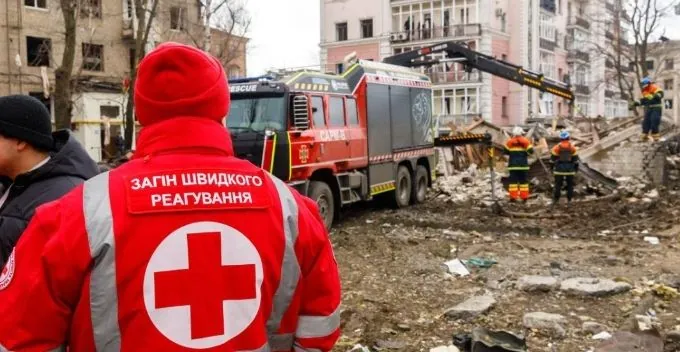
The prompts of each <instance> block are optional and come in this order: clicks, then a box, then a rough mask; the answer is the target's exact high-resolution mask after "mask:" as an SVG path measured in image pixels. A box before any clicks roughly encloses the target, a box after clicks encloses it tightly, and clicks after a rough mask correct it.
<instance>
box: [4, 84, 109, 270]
mask: <svg viewBox="0 0 680 352" xmlns="http://www.w3.org/2000/svg"><path fill="white" fill-rule="evenodd" d="M98 173H99V169H98V167H97V164H96V163H95V162H94V160H92V158H90V156H89V155H88V154H87V152H86V151H85V149H84V148H83V147H82V146H81V145H80V143H78V141H76V140H75V138H74V136H73V135H72V134H71V132H70V131H68V130H61V131H56V132H54V133H53V132H52V122H51V118H50V112H49V111H48V110H47V108H46V107H45V105H43V103H42V102H40V100H38V99H35V98H33V97H30V96H27V95H11V96H5V97H0V177H1V178H2V180H1V182H2V184H3V186H4V187H2V192H3V193H2V195H1V198H0V267H4V265H5V263H7V262H8V261H9V260H11V259H10V254H11V253H12V251H13V249H14V246H15V245H16V243H17V241H18V240H19V237H20V236H21V233H22V232H24V230H25V229H26V227H27V225H28V222H29V221H30V220H31V218H32V217H33V214H34V212H35V209H36V208H37V207H38V206H40V205H42V204H45V203H48V202H51V201H53V200H57V199H58V198H61V196H63V195H65V194H66V193H68V192H69V191H70V190H71V189H73V188H75V187H76V186H77V185H79V184H81V183H83V182H84V181H85V180H87V179H89V178H91V177H93V176H95V175H97V174H98Z"/></svg>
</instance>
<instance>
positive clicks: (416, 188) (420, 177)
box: [411, 165, 427, 204]
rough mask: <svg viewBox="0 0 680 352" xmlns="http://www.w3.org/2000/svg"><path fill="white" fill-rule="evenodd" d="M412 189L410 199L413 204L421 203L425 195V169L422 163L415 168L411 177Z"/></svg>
mask: <svg viewBox="0 0 680 352" xmlns="http://www.w3.org/2000/svg"><path fill="white" fill-rule="evenodd" d="M412 187H413V191H412V192H411V201H412V202H413V203H414V204H419V203H423V202H424V201H425V197H426V196H427V169H426V168H425V166H423V165H418V167H417V168H416V177H415V178H414V179H413V186H412Z"/></svg>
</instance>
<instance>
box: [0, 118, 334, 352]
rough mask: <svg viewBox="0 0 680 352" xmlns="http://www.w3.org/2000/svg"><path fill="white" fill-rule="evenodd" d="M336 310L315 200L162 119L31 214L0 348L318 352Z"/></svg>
mask: <svg viewBox="0 0 680 352" xmlns="http://www.w3.org/2000/svg"><path fill="white" fill-rule="evenodd" d="M339 304H340V281H339V274H338V269H337V264H336V262H335V257H334V255H333V250H332V247H331V243H330V241H329V238H328V234H327V232H326V230H325V228H324V225H323V222H322V221H321V218H320V216H319V213H318V210H317V208H316V205H315V203H314V202H313V201H312V200H310V199H309V198H306V197H303V196H301V195H300V194H299V193H297V192H296V191H294V190H292V189H291V188H290V187H288V186H287V185H285V184H284V183H283V182H282V181H280V180H278V179H275V178H274V177H273V176H271V175H270V174H268V173H266V172H264V171H263V170H261V169H259V168H257V167H255V166H253V165H252V164H250V163H248V162H247V161H243V160H239V159H236V158H234V157H233V156H232V146H231V141H230V136H229V133H228V131H227V130H226V129H225V128H224V127H222V126H220V125H219V124H216V123H215V122H214V121H208V120H202V119H196V118H176V119H172V120H168V121H165V122H161V123H158V124H154V125H151V126H149V127H144V128H143V129H142V131H141V134H140V137H139V141H138V151H137V153H136V156H135V158H134V159H133V160H131V161H130V162H128V163H126V164H124V165H122V166H121V167H119V168H116V169H114V170H112V171H110V172H109V173H104V174H100V175H98V176H96V177H94V178H92V179H90V180H88V181H87V182H86V183H85V184H84V185H83V186H81V187H78V188H76V189H74V190H73V191H72V192H71V193H69V194H68V195H66V196H65V197H64V198H62V199H60V200H58V201H55V202H52V203H49V204H47V205H45V206H43V207H41V208H39V209H38V210H37V212H36V215H35V217H34V218H33V220H32V221H31V223H30V224H29V227H28V229H27V230H26V232H25V233H24V235H23V236H22V238H21V240H20V241H19V243H18V245H17V246H16V247H15V250H14V252H13V253H12V255H11V260H10V263H8V265H7V266H6V268H5V270H4V271H3V273H2V275H1V276H0V317H1V318H0V351H6V350H9V351H17V352H24V351H26V352H33V351H35V352H38V351H40V352H44V351H52V350H60V349H61V348H64V347H68V348H69V351H73V352H78V351H98V352H110V351H164V352H166V351H167V352H172V351H190V350H191V351H195V350H198V349H200V350H201V351H206V352H209V351H293V350H294V349H295V350H296V351H297V350H320V351H329V350H331V348H332V347H333V345H334V344H335V342H336V340H337V339H338V337H339V334H340V330H339V325H340V317H339Z"/></svg>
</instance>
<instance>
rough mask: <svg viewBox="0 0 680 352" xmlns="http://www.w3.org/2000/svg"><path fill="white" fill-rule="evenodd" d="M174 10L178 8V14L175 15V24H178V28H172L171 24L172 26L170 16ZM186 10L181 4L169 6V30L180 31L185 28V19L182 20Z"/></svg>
mask: <svg viewBox="0 0 680 352" xmlns="http://www.w3.org/2000/svg"><path fill="white" fill-rule="evenodd" d="M174 10H178V12H179V13H178V15H177V16H178V17H177V24H178V25H179V28H173V26H172V17H173V11H174ZM186 11H187V9H186V7H183V6H171V7H170V21H169V25H170V30H171V31H177V32H181V31H184V30H186V23H185V20H184V19H185V15H186Z"/></svg>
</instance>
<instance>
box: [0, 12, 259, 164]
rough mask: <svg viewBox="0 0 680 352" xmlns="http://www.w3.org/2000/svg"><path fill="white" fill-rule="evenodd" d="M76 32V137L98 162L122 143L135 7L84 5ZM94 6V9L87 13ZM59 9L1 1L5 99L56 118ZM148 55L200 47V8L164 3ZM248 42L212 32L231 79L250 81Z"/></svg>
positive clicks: (0, 77) (0, 82)
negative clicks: (175, 46)
mask: <svg viewBox="0 0 680 352" xmlns="http://www.w3.org/2000/svg"><path fill="white" fill-rule="evenodd" d="M83 3H85V4H86V5H84V6H83V7H82V8H81V9H80V13H79V16H78V25H77V30H76V37H77V40H76V50H75V63H74V72H73V74H74V82H75V83H74V92H73V103H74V105H73V112H72V125H71V129H72V130H73V132H74V134H75V135H76V137H77V138H78V140H79V141H80V142H81V143H82V144H83V146H84V147H85V148H86V149H87V151H88V152H89V154H90V156H91V157H92V158H93V159H95V160H96V161H100V160H102V159H105V158H107V157H108V156H110V155H111V154H112V153H115V146H114V145H113V144H114V143H111V142H112V140H113V137H115V136H116V135H117V134H118V133H121V135H123V130H122V126H123V118H124V115H125V107H126V104H127V100H126V99H127V98H126V94H125V82H126V80H127V79H128V78H129V76H130V72H131V68H132V65H134V55H135V52H134V46H135V36H136V23H137V21H136V19H135V14H134V1H133V0H87V1H83ZM87 5H89V6H87ZM59 6H60V5H59V2H58V1H53V0H4V1H0V96H2V95H9V94H28V95H31V96H34V97H36V98H38V99H40V100H42V101H43V103H44V104H45V105H46V106H47V107H48V108H49V109H50V110H51V111H52V112H54V102H53V99H52V95H53V92H54V84H55V81H54V72H55V70H56V69H57V68H58V67H59V65H60V64H61V60H62V56H63V52H64V32H65V30H64V19H63V15H62V12H61V9H60V7H59ZM156 13H157V16H156V18H155V20H154V22H153V23H154V26H153V28H152V31H151V33H150V35H149V42H148V45H147V48H146V49H147V51H148V50H150V49H153V47H154V46H156V45H158V44H160V43H162V42H165V41H177V42H182V43H185V44H190V45H194V46H197V47H200V45H201V43H202V42H203V37H204V31H203V28H204V27H203V26H202V25H200V23H202V22H201V20H202V17H201V15H200V10H199V6H198V2H197V1H194V0H162V1H161V3H159V6H158V8H157V12H156ZM247 42H248V39H247V38H243V37H236V36H234V37H231V36H229V35H228V34H226V33H224V32H222V31H219V30H215V29H214V30H213V31H212V40H211V43H212V47H211V50H210V51H211V52H212V53H213V54H215V55H216V56H218V57H219V58H221V59H223V60H222V61H223V64H224V66H225V70H226V71H227V73H228V75H229V76H230V77H238V76H242V75H245V72H246V45H247Z"/></svg>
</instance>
